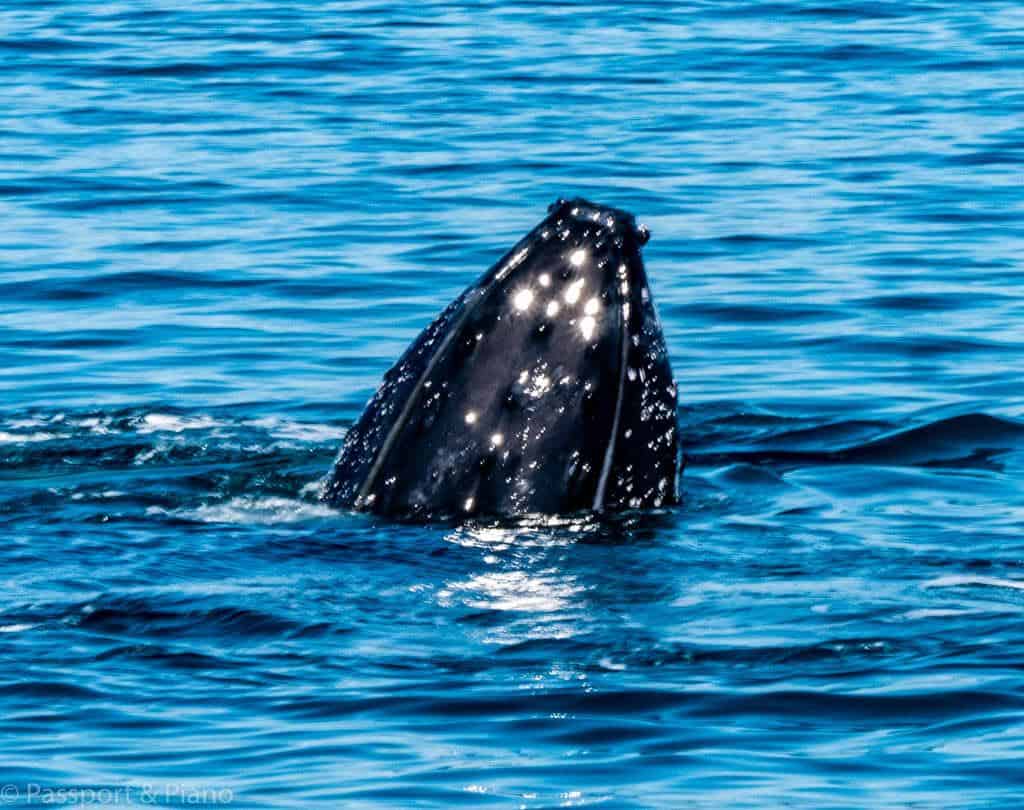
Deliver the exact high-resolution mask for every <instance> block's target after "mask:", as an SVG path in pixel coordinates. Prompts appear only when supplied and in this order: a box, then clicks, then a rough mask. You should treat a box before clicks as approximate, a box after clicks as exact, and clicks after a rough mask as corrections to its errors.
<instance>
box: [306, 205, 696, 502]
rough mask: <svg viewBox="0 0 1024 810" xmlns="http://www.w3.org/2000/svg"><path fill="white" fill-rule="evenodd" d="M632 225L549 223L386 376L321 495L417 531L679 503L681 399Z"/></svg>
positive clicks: (584, 211)
mask: <svg viewBox="0 0 1024 810" xmlns="http://www.w3.org/2000/svg"><path fill="white" fill-rule="evenodd" d="M648 238H649V234H648V232H647V230H646V229H645V228H643V227H642V226H638V225H637V224H636V222H635V220H634V218H633V216H632V215H630V214H628V213H626V212H625V211H622V210H619V209H616V208H611V207H607V206H601V205H596V204H594V203H592V202H588V201H587V200H583V199H573V200H558V201H557V202H555V203H554V204H553V205H552V206H551V207H550V209H549V213H548V216H547V217H546V218H545V219H544V220H543V221H542V222H541V223H540V224H539V225H538V226H537V227H535V228H534V229H533V230H532V231H531V232H530V233H529V234H527V235H526V236H525V237H524V238H523V239H522V240H520V241H519V242H518V243H517V244H516V245H515V246H514V247H513V248H512V249H511V250H510V251H509V252H508V253H506V254H505V256H504V257H502V258H501V259H500V260H499V261H498V262H497V263H496V264H495V265H494V266H493V267H492V268H491V269H490V270H488V271H487V272H486V273H485V274H484V275H483V276H482V277H481V278H480V279H479V280H478V281H477V282H475V283H474V284H472V285H471V286H470V287H469V288H468V289H467V290H466V291H465V292H463V294H462V295H460V296H459V297H458V298H457V299H456V300H455V301H454V302H453V303H452V304H451V305H450V306H449V307H448V308H447V309H446V310H445V311H444V312H443V313H442V314H441V315H440V316H439V317H438V318H437V320H435V321H434V322H433V323H432V324H431V325H430V326H429V327H427V329H426V330H424V332H423V333H422V334H421V335H420V337H419V338H418V339H417V340H416V341H415V342H414V343H413V344H412V346H410V348H409V349H408V350H407V351H406V353H405V354H404V355H403V357H402V358H401V359H400V360H399V361H398V363H396V364H395V366H394V367H393V368H392V369H391V370H390V371H389V372H388V374H387V375H386V376H385V379H384V382H383V383H382V385H381V387H380V389H379V390H378V391H377V394H376V395H375V396H374V398H373V399H372V400H371V402H370V403H369V405H368V406H367V409H366V411H365V412H364V413H363V416H362V417H361V418H360V420H359V421H358V422H357V424H356V425H355V426H354V427H353V428H352V430H351V431H350V432H349V434H348V435H347V436H346V441H345V444H344V446H343V448H342V451H341V454H340V456H339V458H338V461H337V462H336V464H335V467H334V470H333V472H332V475H331V477H330V478H329V480H328V481H327V484H326V486H325V489H324V493H325V497H326V498H327V499H328V500H329V501H332V502H334V503H336V504H338V505H343V506H350V507H354V508H357V509H365V510H370V511H376V512H381V513H385V514H394V515H400V516H409V517H421V518H435V517H451V516H459V515H469V514H478V513H481V514H491V515H521V514H532V513H538V514H560V513H572V512H578V511H582V510H597V511H601V510H613V509H614V510H619V509H639V508H648V507H658V506H662V505H666V504H670V503H673V502H674V501H676V500H677V497H678V492H677V478H678V472H679V458H678V456H679V453H678V437H677V427H676V389H675V384H674V382H673V380H672V373H671V368H670V366H669V362H668V355H667V351H666V348H665V342H664V338H663V336H662V332H661V328H660V325H659V323H658V318H657V314H656V312H655V309H654V305H653V301H652V298H651V294H650V288H649V286H648V281H647V275H646V272H645V270H644V265H643V260H642V258H641V254H640V250H641V248H642V246H643V245H644V244H645V243H646V242H647V240H648Z"/></svg>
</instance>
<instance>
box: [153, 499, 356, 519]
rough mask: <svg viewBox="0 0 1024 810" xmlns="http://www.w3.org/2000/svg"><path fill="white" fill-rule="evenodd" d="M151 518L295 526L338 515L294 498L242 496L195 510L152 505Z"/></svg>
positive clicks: (205, 505)
mask: <svg viewBox="0 0 1024 810" xmlns="http://www.w3.org/2000/svg"><path fill="white" fill-rule="evenodd" d="M146 514H148V515H169V516H171V517H177V518H183V519H185V520H194V521H198V522H200V523H242V524H246V525H251V524H262V525H272V524H277V523H295V522H298V521H301V520H314V519H317V518H325V517H332V516H334V515H337V514H338V513H337V512H336V511H335V510H334V509H331V508H330V507H328V506H324V505H323V504H316V503H308V502H307V501H300V500H295V499H292V498H276V497H268V498H254V497H250V496H242V497H238V498H232V499H231V500H229V501H225V502H224V503H216V504H203V505H202V506H198V507H196V508H194V509H164V508H163V507H159V506H152V507H150V508H149V509H147V510H146Z"/></svg>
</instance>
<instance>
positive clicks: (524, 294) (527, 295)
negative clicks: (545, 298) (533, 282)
mask: <svg viewBox="0 0 1024 810" xmlns="http://www.w3.org/2000/svg"><path fill="white" fill-rule="evenodd" d="M532 303H533V290H530V289H523V290H520V291H519V292H517V293H516V294H515V296H514V297H513V298H512V305H513V306H514V307H515V308H516V309H518V310H519V311H520V312H526V310H528V309H529V308H530V304H532Z"/></svg>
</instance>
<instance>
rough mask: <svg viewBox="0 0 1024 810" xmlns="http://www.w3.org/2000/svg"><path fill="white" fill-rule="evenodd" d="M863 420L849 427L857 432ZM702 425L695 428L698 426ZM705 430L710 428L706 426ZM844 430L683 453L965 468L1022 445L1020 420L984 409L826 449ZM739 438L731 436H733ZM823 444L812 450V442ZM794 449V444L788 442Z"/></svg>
mask: <svg viewBox="0 0 1024 810" xmlns="http://www.w3.org/2000/svg"><path fill="white" fill-rule="evenodd" d="M865 424H870V423H863V422H856V423H852V424H851V426H850V432H856V431H863V429H864V426H865ZM703 427H704V426H703V425H700V426H697V427H696V429H698V430H700V429H703ZM709 430H714V426H713V425H712V426H711V427H710V428H709ZM843 432H844V430H843V427H842V426H841V425H836V424H829V425H825V426H822V427H820V428H814V427H812V428H807V429H800V430H798V431H792V430H787V431H786V432H782V433H776V434H775V435H769V436H765V437H763V438H759V439H758V442H757V443H758V444H760V445H762V446H761V447H759V448H757V449H750V450H747V449H736V450H732V449H726V450H722V451H718V452H716V451H714V450H709V451H701V452H696V453H690V454H688V460H689V461H691V462H693V463H694V464H697V465H712V464H714V465H723V464H737V463H748V464H773V463H774V464H794V465H814V464H842V463H849V464H887V465H897V466H910V467H915V466H916V467H928V466H944V467H970V466H976V465H984V464H988V463H990V459H992V458H993V457H994V456H996V455H999V454H1000V453H1005V452H1009V451H1011V450H1015V449H1018V448H1020V447H1022V446H1024V424H1021V423H1020V422H1017V421H1015V420H1013V419H1005V418H1001V417H997V416H991V415H990V414H986V413H968V414H961V415H959V416H952V417H948V418H945V419H938V420H935V421H932V422H927V423H925V424H923V425H918V426H916V427H910V428H907V427H901V428H897V429H895V430H894V429H892V428H890V430H889V431H888V432H886V433H883V434H882V435H881V436H876V437H875V438H870V439H867V440H862V441H858V442H857V443H856V444H851V445H847V446H845V447H839V448H837V449H829V448H827V445H828V443H829V442H831V441H834V440H835V437H836V436H837V435H842V433H843ZM737 440H742V437H733V441H737ZM815 443H818V444H820V445H824V446H823V447H822V448H821V449H815V448H814V447H813V445H814V444H815ZM794 444H795V445H797V446H798V447H799V448H800V449H794V448H793V445H794Z"/></svg>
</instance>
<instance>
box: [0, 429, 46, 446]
mask: <svg viewBox="0 0 1024 810" xmlns="http://www.w3.org/2000/svg"><path fill="white" fill-rule="evenodd" d="M56 438H57V435H56V434H55V433H46V432H45V431H37V432H35V433H7V432H6V431H2V430H0V442H3V443H5V444H24V443H27V442H48V441H50V440H51V439H56Z"/></svg>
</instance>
